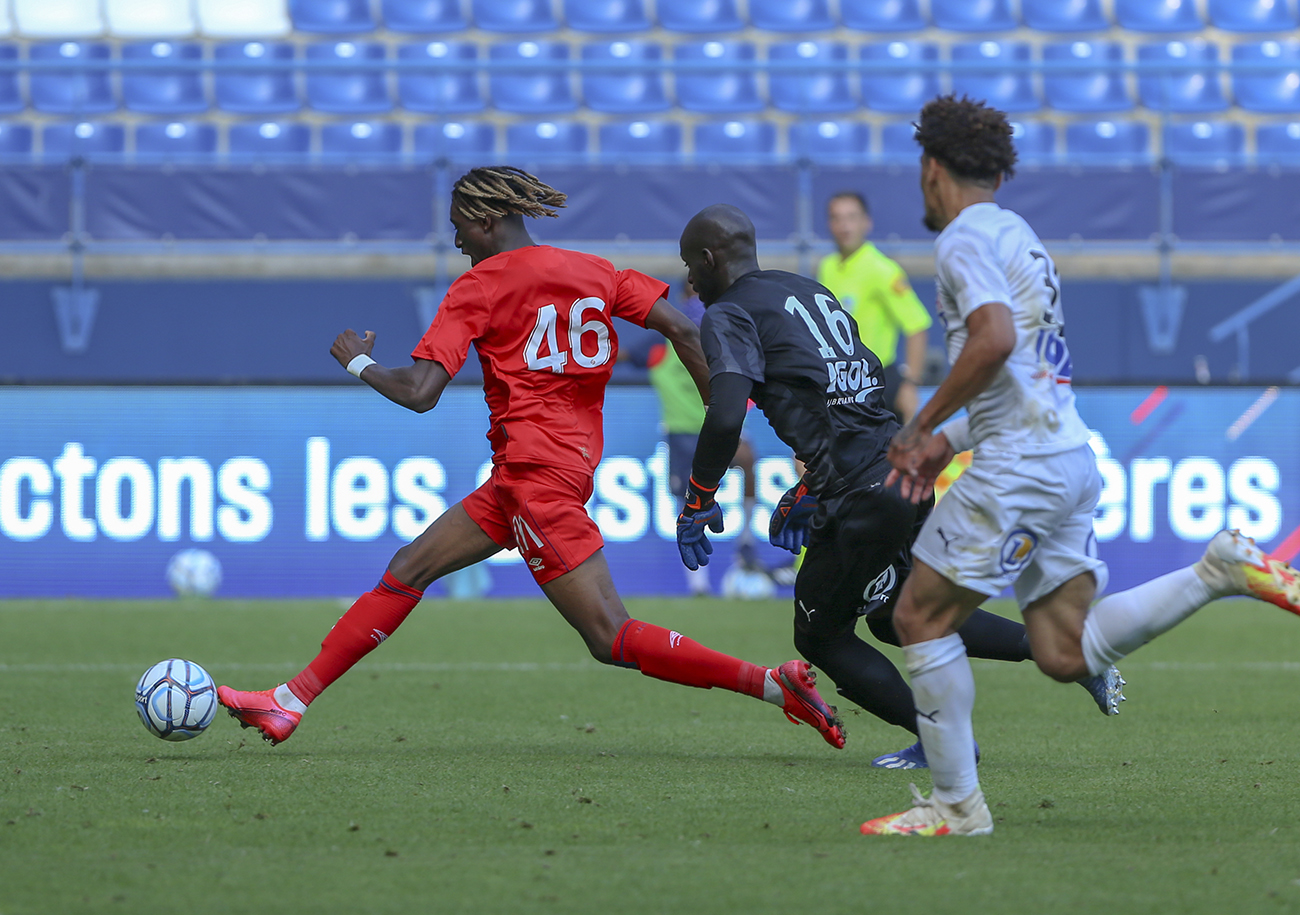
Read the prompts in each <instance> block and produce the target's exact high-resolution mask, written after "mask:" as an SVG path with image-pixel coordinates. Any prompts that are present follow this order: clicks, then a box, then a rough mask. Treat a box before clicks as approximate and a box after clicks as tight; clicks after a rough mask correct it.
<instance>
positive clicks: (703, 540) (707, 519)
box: [677, 477, 722, 572]
mask: <svg viewBox="0 0 1300 915" xmlns="http://www.w3.org/2000/svg"><path fill="white" fill-rule="evenodd" d="M717 491H718V487H716V486H714V487H713V488H712V489H705V488H704V487H703V486H701V485H700V484H699V483H696V482H695V478H694V477H691V481H690V483H689V484H688V485H687V487H686V507H685V508H684V509H682V513H681V514H680V515H678V516H677V549H678V550H680V551H681V554H682V562H683V563H685V565H686V568H688V569H690V570H691V571H692V572H694V571H695V570H696V569H698V568H699V567H700V566H706V565H708V564H709V554H711V553H712V552H713V544H711V543H709V538H708V537H707V536H705V531H704V529H705V528H706V527H707V528H708V529H709V530H711V531H713V532H714V533H715V534H721V533H722V506H721V505H719V504H718V503H717V502H715V501H713V495H714V493H716V492H717Z"/></svg>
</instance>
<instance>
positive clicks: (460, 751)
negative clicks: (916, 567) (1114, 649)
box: [0, 600, 1300, 915]
mask: <svg viewBox="0 0 1300 915" xmlns="http://www.w3.org/2000/svg"><path fill="white" fill-rule="evenodd" d="M1003 609H1005V608H1003ZM630 610H631V612H632V613H633V615H634V616H639V617H642V618H645V619H648V620H651V621H654V622H657V623H660V624H663V625H668V626H672V627H673V628H676V629H679V630H681V631H683V632H685V633H687V634H689V635H691V636H693V637H694V638H696V639H698V640H700V641H702V642H704V643H705V644H708V645H711V646H712V647H715V648H718V649H720V650H725V651H729V652H731V653H734V654H738V655H741V656H743V657H746V658H749V659H751V660H755V661H760V662H764V663H768V664H776V663H779V662H781V661H784V660H786V659H787V658H789V657H791V656H792V649H791V647H790V609H789V606H788V604H786V603H785V602H777V601H772V602H759V603H752V604H743V603H729V602H723V601H708V600H701V601H676V600H662V601H655V600H643V601H633V602H631V606H630ZM340 612H341V607H340V605H339V603H338V602H335V601H314V602H306V601H303V602H287V601H286V602H240V601H193V602H134V603H131V602H91V601H42V602H37V601H26V602H24V601H11V602H0V915H28V913H33V915H36V913H39V915H48V913H64V912H69V913H71V912H123V913H126V912H130V913H146V912H161V911H181V912H186V913H207V912H213V913H245V912H247V913H268V912H312V913H331V912H349V913H361V912H376V913H380V912H382V913H389V912H392V913H397V912H421V913H424V912H438V913H441V912H448V913H450V912H472V913H476V915H477V913H494V912H502V913H516V912H556V913H566V915H567V913H583V912H599V913H609V912H617V913H639V912H666V913H667V912H671V913H695V912H699V913H709V915H717V913H728V912H745V913H759V912H776V911H791V910H799V911H806V912H854V913H861V912H870V911H873V910H875V911H914V912H923V913H950V912H951V913H963V915H968V913H972V912H990V913H993V912H996V913H1021V912H1023V913H1060V915H1064V913H1071V912H1085V911H1093V912H1097V911H1110V912H1115V913H1120V915H1131V913H1148V912H1149V913H1160V915H1165V913H1173V912H1214V913H1224V912H1230V913H1241V912H1274V911H1297V910H1300V841H1298V840H1300V787H1298V786H1300V752H1298V747H1297V727H1296V720H1297V704H1298V703H1297V695H1298V692H1300V690H1298V689H1297V687H1300V620H1296V619H1294V618H1292V617H1289V616H1288V615H1287V614H1284V613H1282V612H1280V611H1278V610H1276V609H1274V608H1271V607H1268V606H1266V605H1263V604H1258V603H1253V602H1249V601H1232V602H1224V603H1220V604H1218V605H1215V606H1213V607H1211V608H1208V609H1207V610H1205V611H1203V612H1202V613H1201V614H1199V615H1198V616H1197V617H1196V618H1194V619H1193V620H1191V621H1190V622H1189V623H1188V624H1186V625H1185V626H1183V627H1181V628H1180V629H1179V630H1177V631H1175V632H1174V633H1171V634H1170V635H1169V636H1167V637H1165V638H1163V639H1161V640H1160V641H1159V642H1157V643H1156V644H1154V645H1151V646H1149V647H1147V648H1145V649H1144V650H1143V651H1141V652H1139V653H1138V655H1136V656H1135V657H1134V658H1132V659H1130V660H1129V661H1128V663H1127V664H1124V665H1122V669H1123V670H1124V673H1125V675H1126V676H1127V678H1128V680H1129V684H1130V685H1129V688H1128V693H1129V697H1130V701H1129V702H1128V703H1126V704H1125V705H1124V707H1123V713H1122V714H1121V715H1120V716H1119V717H1118V718H1114V719H1109V720H1108V719H1105V718H1103V717H1102V716H1101V715H1099V714H1098V713H1097V711H1096V709H1095V707H1094V706H1093V705H1092V703H1091V701H1090V700H1089V699H1088V697H1087V696H1086V695H1085V694H1084V692H1083V691H1082V690H1080V689H1078V688H1077V687H1074V686H1061V685H1058V684H1054V683H1051V682H1049V681H1048V680H1047V679H1046V678H1044V677H1043V676H1042V675H1040V674H1038V673H1037V672H1036V671H1035V670H1034V669H1033V668H1032V667H1031V666H1030V665H1027V664H1022V665H1010V664H998V663H993V662H976V665H975V676H976V680H977V683H978V688H979V696H978V699H977V702H976V720H975V725H976V734H977V737H978V738H979V740H980V743H981V746H982V748H983V752H984V760H983V763H982V764H981V768H980V775H981V780H982V783H983V786H984V789H985V792H986V793H987V795H988V798H989V802H990V805H991V806H992V808H993V813H994V816H995V817H996V819H997V831H996V832H995V833H994V835H993V836H991V837H989V838H980V839H932V840H924V839H906V838H878V837H870V838H868V837H863V836H861V835H859V833H858V825H859V824H860V823H861V821H862V820H864V819H866V818H868V817H871V816H877V815H880V814H884V813H890V812H893V811H896V810H901V809H903V808H904V807H905V806H906V805H907V800H908V793H907V783H908V782H909V781H911V780H916V781H917V782H918V783H919V784H920V785H921V786H922V787H923V788H927V789H928V785H929V779H928V776H927V774H926V773H904V772H888V771H879V770H874V769H871V768H870V767H869V765H868V763H869V761H870V759H871V757H872V756H874V755H876V754H879V753H882V752H885V751H888V750H893V749H897V748H899V747H901V746H903V745H904V744H905V743H907V742H910V741H908V740H907V735H905V734H904V733H903V732H901V731H898V730H896V729H893V728H890V727H887V726H885V725H883V724H881V723H879V722H877V721H876V720H875V719H871V718H868V717H867V716H866V715H854V714H853V712H852V710H851V709H849V708H847V707H846V704H845V703H841V706H842V709H843V710H844V711H845V712H846V715H845V717H846V721H847V725H848V729H849V745H848V748H847V749H846V750H844V751H842V752H836V751H834V750H832V749H831V748H830V747H828V746H827V745H825V744H824V743H823V742H822V741H821V739H820V738H819V737H818V735H817V734H816V733H815V732H814V731H813V730H812V729H811V728H808V727H793V726H791V725H790V724H788V723H787V722H786V721H785V719H784V718H783V717H782V715H781V714H780V712H779V711H778V710H777V709H775V708H772V707H771V706H767V705H764V704H762V703H759V702H754V701H752V700H749V699H745V698H742V697H739V696H735V695H732V694H729V693H723V692H720V691H716V690H715V691H711V692H704V691H699V690H691V689H686V688H683V687H677V686H672V685H668V684H663V683H658V682H654V681H651V680H649V679H647V678H645V677H642V676H641V675H639V674H637V673H636V672H634V671H626V670H618V669H610V668H605V667H601V666H600V665H597V664H596V663H595V662H593V661H591V660H590V659H589V658H587V657H586V655H585V652H584V649H583V647H582V644H581V642H580V640H579V639H578V637H577V636H576V635H575V634H574V633H572V632H571V631H570V630H569V629H568V628H567V627H566V626H565V625H564V623H563V622H562V621H561V620H560V618H559V616H558V615H557V614H556V613H555V612H554V611H553V610H551V609H550V607H549V606H548V605H546V604H545V603H544V602H542V601H540V600H538V601H510V602H451V601H431V602H428V603H426V604H424V605H423V606H422V607H420V608H419V609H418V610H417V611H416V613H415V614H414V615H413V616H412V618H411V619H410V620H409V621H408V622H407V624H406V625H405V626H404V627H403V628H402V630H401V631H400V632H399V633H398V634H397V635H396V636H395V637H394V638H392V639H391V640H389V641H388V642H387V643H386V644H385V645H384V646H383V647H382V648H380V649H379V650H377V651H376V652H375V653H374V654H372V655H371V656H370V657H369V658H367V659H366V660H365V661H363V662H362V663H361V665H359V666H358V667H357V668H356V669H355V670H354V671H352V672H351V673H350V674H349V675H348V676H347V677H345V678H344V679H343V680H342V681H340V682H339V683H338V684H337V685H335V686H334V687H333V688H332V689H331V690H330V691H329V692H328V693H326V694H325V695H324V696H323V697H322V698H321V699H320V700H319V701H318V703H317V704H316V706H315V707H314V708H313V709H312V711H311V712H310V713H309V715H308V716H307V718H306V719H305V722H304V724H303V725H302V726H301V728H300V729H299V731H298V733H297V734H296V735H295V736H294V738H293V739H292V740H291V741H289V742H288V743H286V744H284V745H282V746H279V747H270V746H267V745H265V744H264V743H263V742H262V741H261V740H259V739H256V737H255V735H254V733H253V732H251V731H241V730H240V729H239V728H238V727H237V726H236V724H235V723H234V722H233V721H232V720H231V719H229V718H227V717H226V716H225V715H224V714H220V715H219V716H218V718H217V720H216V722H215V723H214V724H213V725H212V727H211V728H210V729H209V730H208V732H207V733H205V734H203V735H202V736H200V737H199V738H197V739H195V740H192V741H189V742H186V743H178V744H171V743H165V742H163V741H160V740H157V739H156V738H154V737H152V736H150V735H149V734H148V733H147V732H146V731H145V730H144V728H143V727H141V725H140V723H139V721H138V720H137V718H136V714H135V710H134V708H133V705H132V690H133V687H134V684H135V680H136V679H137V678H138V677H139V675H140V674H141V673H142V672H143V671H144V669H145V668H146V667H147V666H148V665H149V664H151V663H153V662H155V661H158V660H161V659H162V658H166V657H172V656H180V657H188V658H191V659H193V660H196V661H198V662H200V663H201V664H203V665H204V666H206V667H207V669H208V670H209V671H210V672H211V673H212V675H213V676H214V677H215V678H216V679H217V682H219V683H222V682H225V683H231V684H234V685H237V686H241V687H245V688H252V689H257V688H264V687H266V686H269V685H272V684H274V683H276V682H279V681H281V680H284V679H285V678H287V677H288V676H291V675H292V674H293V673H295V672H296V671H297V670H298V669H299V668H300V667H301V666H302V665H303V664H304V663H305V662H306V661H307V660H309V659H310V658H311V657H312V655H313V654H314V653H315V649H316V645H317V644H318V642H319V640H320V638H321V636H322V635H323V634H324V632H325V630H326V629H328V627H329V626H330V625H331V624H332V623H333V622H334V620H335V618H336V617H337V616H338V615H339V613H340ZM823 685H827V684H826V683H825V682H824V681H823ZM828 691H829V689H828Z"/></svg>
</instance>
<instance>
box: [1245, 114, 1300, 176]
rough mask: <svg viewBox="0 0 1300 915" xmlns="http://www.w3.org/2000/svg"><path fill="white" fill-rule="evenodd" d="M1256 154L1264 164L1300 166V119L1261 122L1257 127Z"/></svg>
mask: <svg viewBox="0 0 1300 915" xmlns="http://www.w3.org/2000/svg"><path fill="white" fill-rule="evenodd" d="M1255 155H1256V157H1257V159H1258V161H1259V162H1260V164H1262V165H1292V166H1300V121H1291V122H1290V123H1287V124H1260V125H1259V127H1257V128H1256V129H1255Z"/></svg>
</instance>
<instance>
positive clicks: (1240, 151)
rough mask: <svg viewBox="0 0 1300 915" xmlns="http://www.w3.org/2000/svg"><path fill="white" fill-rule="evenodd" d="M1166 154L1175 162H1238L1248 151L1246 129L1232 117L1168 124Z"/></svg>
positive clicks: (1188, 163)
mask: <svg viewBox="0 0 1300 915" xmlns="http://www.w3.org/2000/svg"><path fill="white" fill-rule="evenodd" d="M1164 139H1165V156H1166V157H1168V158H1169V160H1170V161H1172V162H1173V163H1175V164H1176V165H1199V166H1212V167H1216V168H1218V167H1221V166H1224V165H1236V164H1238V163H1239V162H1240V161H1241V160H1242V158H1243V157H1244V156H1245V154H1246V131H1245V129H1244V128H1242V126H1241V125H1240V124H1237V123H1235V122H1233V121H1196V122H1194V123H1191V124H1166V125H1165V130H1164Z"/></svg>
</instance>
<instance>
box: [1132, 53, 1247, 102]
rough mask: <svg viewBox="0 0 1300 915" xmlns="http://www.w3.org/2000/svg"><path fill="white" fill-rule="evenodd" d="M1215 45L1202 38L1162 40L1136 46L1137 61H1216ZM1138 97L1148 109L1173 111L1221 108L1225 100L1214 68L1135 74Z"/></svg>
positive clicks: (1217, 54) (1217, 57) (1217, 55)
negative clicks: (1194, 39)
mask: <svg viewBox="0 0 1300 915" xmlns="http://www.w3.org/2000/svg"><path fill="white" fill-rule="evenodd" d="M1218 59H1219V48H1218V46H1217V45H1212V44H1209V43H1208V42H1205V41H1200V40H1197V41H1165V42H1160V43H1159V44H1144V45H1140V46H1139V47H1138V60H1139V61H1151V62H1164V61H1177V62H1181V61H1206V62H1209V61H1217V60H1218ZM1138 97H1139V98H1140V99H1141V100H1142V104H1143V105H1145V106H1147V107H1148V108H1154V109H1155V110H1157V111H1159V110H1162V109H1164V108H1166V107H1167V108H1168V110H1169V111H1176V112H1201V111H1222V110H1223V109H1225V108H1227V107H1228V100H1227V99H1226V98H1224V96H1223V90H1222V89H1221V88H1220V86H1219V74H1218V73H1217V72H1215V71H1214V70H1179V71H1171V72H1170V73H1169V74H1167V75H1162V74H1156V73H1147V74H1141V75H1139V76H1138Z"/></svg>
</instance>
